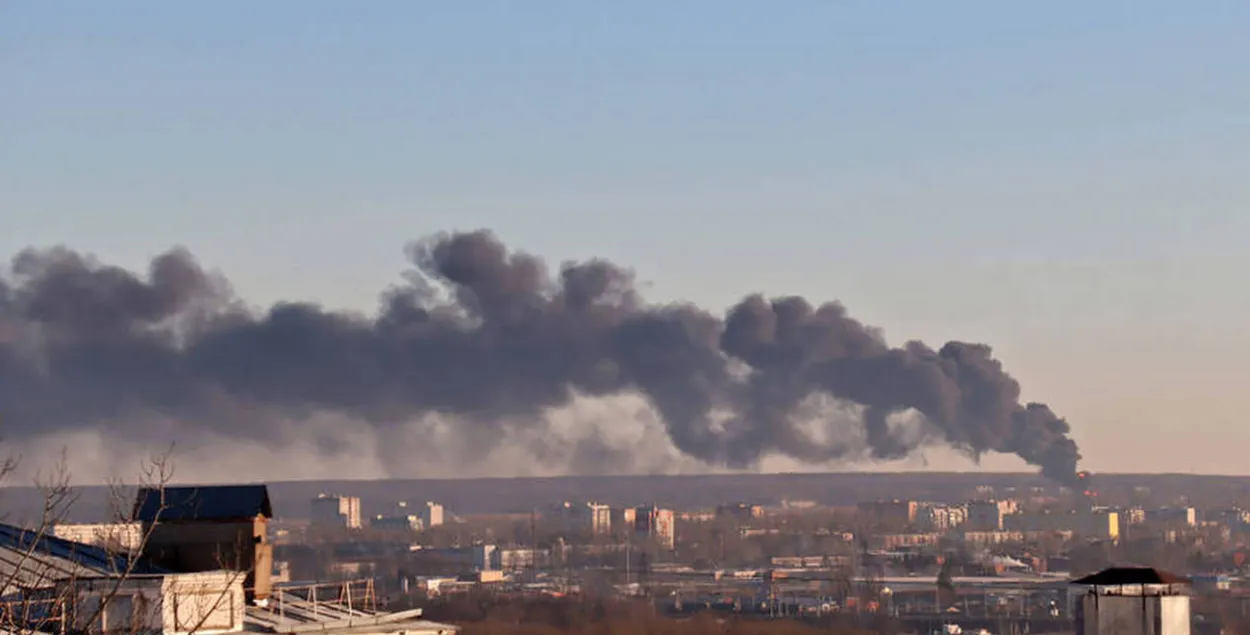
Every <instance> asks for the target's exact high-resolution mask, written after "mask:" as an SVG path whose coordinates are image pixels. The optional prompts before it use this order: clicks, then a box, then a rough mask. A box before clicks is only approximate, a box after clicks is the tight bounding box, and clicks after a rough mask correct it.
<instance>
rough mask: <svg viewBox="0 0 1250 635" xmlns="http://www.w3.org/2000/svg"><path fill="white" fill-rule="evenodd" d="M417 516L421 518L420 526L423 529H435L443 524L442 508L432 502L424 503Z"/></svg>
mask: <svg viewBox="0 0 1250 635" xmlns="http://www.w3.org/2000/svg"><path fill="white" fill-rule="evenodd" d="M417 516H418V517H420V518H421V526H422V527H423V528H425V529H430V528H432V527H437V526H439V525H441V524H443V506H442V505H440V504H438V503H435V502H432V501H426V502H425V507H423V508H421V511H419V512H417Z"/></svg>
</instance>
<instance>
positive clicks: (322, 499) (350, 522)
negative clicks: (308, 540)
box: [309, 494, 361, 529]
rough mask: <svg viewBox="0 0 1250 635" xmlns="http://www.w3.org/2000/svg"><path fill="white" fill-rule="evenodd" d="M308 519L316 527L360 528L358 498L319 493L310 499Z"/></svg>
mask: <svg viewBox="0 0 1250 635" xmlns="http://www.w3.org/2000/svg"><path fill="white" fill-rule="evenodd" d="M309 519H310V520H311V521H312V524H313V525H314V526H316V527H326V528H329V527H342V528H345V529H360V527H361V522H360V499H359V498H357V497H355V496H331V495H329V494H320V495H318V496H317V497H316V498H314V499H312V503H311V506H310V514H309Z"/></svg>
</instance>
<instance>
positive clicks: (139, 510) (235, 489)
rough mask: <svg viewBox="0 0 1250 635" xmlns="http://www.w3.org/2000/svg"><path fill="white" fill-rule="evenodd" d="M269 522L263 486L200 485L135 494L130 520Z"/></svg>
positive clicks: (267, 497) (267, 495)
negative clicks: (257, 518)
mask: <svg viewBox="0 0 1250 635" xmlns="http://www.w3.org/2000/svg"><path fill="white" fill-rule="evenodd" d="M257 516H264V517H265V518H273V507H272V506H271V505H270V503H269V488H268V487H266V486H264V485H203V486H190V487H164V488H149V487H145V488H143V489H140V490H139V495H138V496H137V497H136V498H135V507H134V513H133V514H132V519H133V520H137V521H140V522H157V521H164V522H178V521H188V520H250V519H253V518H256V517H257Z"/></svg>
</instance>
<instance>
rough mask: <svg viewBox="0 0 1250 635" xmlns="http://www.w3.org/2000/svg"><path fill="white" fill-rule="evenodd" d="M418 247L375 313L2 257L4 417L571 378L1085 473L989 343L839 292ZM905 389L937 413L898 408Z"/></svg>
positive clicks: (838, 438) (536, 415) (784, 451)
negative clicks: (933, 339) (255, 304)
mask: <svg viewBox="0 0 1250 635" xmlns="http://www.w3.org/2000/svg"><path fill="white" fill-rule="evenodd" d="M407 256H408V259H409V261H410V262H411V264H412V266H413V270H412V271H411V272H410V275H409V276H408V277H407V282H406V283H405V284H404V285H402V286H399V287H396V288H393V289H391V290H390V291H388V292H386V293H385V294H384V295H383V297H382V300H381V307H380V309H379V310H378V312H377V313H376V315H373V316H368V317H365V316H359V315H352V314H347V313H338V312H331V311H327V310H324V309H322V308H320V307H317V306H314V305H309V304H300V303H283V304H277V305H275V306H272V307H271V308H269V309H268V310H267V311H265V312H263V313H261V314H256V313H254V312H251V311H248V310H246V309H245V308H244V307H243V305H242V304H241V303H240V302H239V300H238V299H237V298H236V297H235V296H234V295H233V293H232V292H231V290H230V287H229V285H228V283H227V282H226V281H225V280H224V279H223V278H221V277H219V276H217V275H214V274H211V273H209V272H206V271H205V270H204V269H203V268H202V267H201V266H200V265H199V264H198V263H197V262H196V261H195V259H194V258H193V257H192V256H191V255H190V254H189V253H187V252H185V251H182V250H174V251H170V252H168V253H166V254H163V255H161V256H159V257H158V258H156V259H154V260H153V261H152V263H151V265H150V267H149V270H148V272H147V274H146V275H145V276H139V275H136V274H134V273H131V272H128V271H125V270H123V269H120V268H117V267H112V266H107V265H104V264H101V263H98V262H95V261H93V260H92V259H90V258H88V257H86V256H83V255H81V254H78V253H76V252H73V251H71V250H67V249H63V248H58V249H51V250H27V251H24V252H22V253H20V254H18V255H17V256H16V257H15V258H14V259H13V261H12V264H11V267H10V272H9V274H8V275H7V276H6V277H0V418H2V420H3V430H0V431H2V432H3V433H4V434H5V435H7V436H8V437H10V438H17V439H23V438H36V437H41V436H48V435H54V434H63V433H72V432H75V431H79V430H82V429H86V428H93V427H98V426H104V425H107V426H109V431H110V433H112V432H114V431H115V432H117V433H118V434H127V433H138V432H140V430H138V429H131V428H138V427H141V425H142V424H140V423H118V422H130V421H133V422H139V421H150V420H152V419H153V418H158V419H167V420H175V421H184V422H185V421H189V422H194V425H195V426H198V427H199V428H201V429H207V430H211V431H213V432H215V433H219V434H222V435H229V436H234V437H242V438H247V439H251V440H254V441H257V442H260V443H268V444H277V443H281V441H282V437H281V434H280V432H279V430H278V429H277V427H276V425H269V422H270V421H276V420H282V421H292V420H294V421H299V420H302V419H307V418H309V417H311V416H313V415H314V414H316V413H326V412H330V413H337V415H338V416H345V417H350V418H352V419H355V420H363V421H367V422H369V423H370V424H371V425H372V426H375V427H376V428H377V429H385V428H387V427H388V426H396V425H399V424H400V423H402V422H405V421H410V420H413V419H414V418H419V417H426V416H430V415H437V416H449V417H454V418H455V421H456V422H457V426H458V428H457V434H460V435H463V436H464V437H466V438H468V437H472V438H473V439H475V440H478V441H480V442H483V443H492V442H493V443H502V442H504V441H503V440H505V439H507V438H509V436H510V434H511V433H513V432H515V431H517V430H518V429H524V430H527V431H529V432H533V431H534V430H535V429H538V431H540V432H541V426H543V425H545V423H544V418H543V412H544V411H546V410H547V409H550V408H552V407H556V406H560V405H562V404H566V403H568V402H569V401H570V400H571V399H572V398H573V396H574V395H575V394H576V395H582V396H589V397H602V396H607V395H615V394H618V393H624V392H640V393H641V394H643V395H645V396H646V398H647V399H648V400H649V401H650V402H651V404H652V405H653V406H654V407H655V409H656V410H657V411H658V412H659V413H660V415H661V418H662V420H663V425H664V428H665V430H666V432H667V435H668V437H669V439H670V440H671V441H672V443H673V445H674V446H675V447H676V448H677V449H679V450H680V451H681V452H682V453H683V454H685V455H687V456H689V457H693V458H696V459H698V460H700V461H702V462H704V463H706V464H708V465H714V466H728V467H734V468H750V467H752V466H754V465H757V464H758V463H759V461H760V460H761V459H762V458H764V457H767V456H769V455H777V454H780V455H785V456H790V457H793V458H795V459H798V460H801V461H804V462H809V463H813V464H822V463H828V462H832V461H838V460H842V459H853V458H860V454H862V453H863V452H864V451H865V449H866V450H867V452H868V453H869V454H870V456H872V457H875V458H878V459H882V460H885V459H894V458H899V457H905V456H908V455H909V454H911V453H913V452H915V451H917V449H918V448H919V446H921V445H925V444H931V443H943V444H946V445H949V446H950V447H953V448H955V449H957V450H959V451H961V452H963V453H965V454H967V455H968V456H971V457H973V458H977V457H980V456H981V455H982V454H983V453H986V452H1002V453H1011V454H1015V455H1018V456H1020V457H1021V458H1023V459H1024V460H1025V461H1027V462H1029V463H1030V464H1033V465H1037V466H1040V467H1041V468H1042V471H1043V473H1045V474H1046V475H1048V476H1050V477H1052V478H1055V479H1057V480H1059V481H1061V482H1064V483H1071V482H1073V480H1074V475H1075V469H1076V463H1077V461H1078V459H1079V458H1080V455H1079V453H1078V451H1077V448H1076V444H1075V443H1074V442H1073V441H1072V439H1071V438H1070V437H1069V436H1068V432H1069V428H1068V424H1067V422H1065V421H1064V420H1063V419H1061V418H1059V417H1057V416H1056V415H1055V414H1054V413H1053V412H1051V410H1050V409H1049V408H1048V407H1046V406H1044V405H1041V404H1027V405H1022V404H1021V403H1020V399H1019V397H1020V387H1019V385H1018V384H1017V383H1016V381H1015V380H1014V379H1012V378H1011V377H1010V376H1009V375H1008V374H1006V373H1005V372H1004V371H1003V369H1002V366H1001V364H1000V363H999V362H998V361H997V360H995V359H994V358H993V357H992V355H991V351H990V349H989V347H987V346H985V345H982V344H970V343H964V342H949V343H947V344H945V345H944V346H942V347H941V348H939V349H937V350H934V349H932V348H930V347H928V346H926V345H924V344H922V343H920V342H908V343H906V344H905V345H903V346H902V347H899V348H893V347H891V346H889V345H888V344H887V343H886V341H885V340H884V338H883V336H882V335H881V333H880V332H879V331H877V330H876V329H873V328H870V327H867V326H865V325H863V324H861V323H860V322H858V321H856V320H854V319H853V318H851V317H849V316H848V314H847V312H846V310H845V308H843V307H842V306H841V305H839V304H837V303H827V304H823V305H820V306H813V305H812V304H810V303H808V302H807V301H806V300H804V299H802V298H797V297H785V298H778V299H772V300H769V299H766V298H765V297H763V296H759V295H753V296H749V297H747V298H745V299H744V300H743V301H741V302H740V303H738V304H737V305H736V306H734V307H732V308H730V309H729V311H728V312H727V314H726V316H725V317H724V318H723V319H722V318H720V317H717V316H715V315H713V314H711V313H708V312H707V311H705V310H702V309H700V308H698V307H694V306H690V305H685V304H675V305H655V304H648V303H647V302H645V301H644V300H643V299H642V298H641V297H640V295H639V293H638V292H637V289H636V287H635V284H634V279H633V275H632V273H631V272H630V271H629V270H627V269H623V268H621V267H618V266H616V265H613V264H612V263H609V262H606V261H602V260H591V261H587V262H571V263H565V264H563V265H562V266H561V267H560V268H559V270H558V271H557V272H555V273H554V274H553V273H552V272H550V271H549V270H548V268H547V266H546V265H545V263H544V262H543V261H542V260H540V259H538V258H536V257H534V256H532V255H529V254H525V253H522V252H517V251H511V250H509V249H507V248H506V247H505V246H504V245H503V244H502V243H501V242H500V241H498V240H497V239H496V238H495V237H494V236H493V235H492V234H491V233H490V232H487V231H476V232H471V233H456V234H443V235H437V236H433V237H430V238H427V239H425V240H422V241H418V242H416V243H414V244H412V245H410V246H409V248H408V250H407ZM814 395H815V396H820V395H823V396H825V397H828V398H832V399H834V400H835V401H837V402H838V403H839V404H841V406H842V407H839V408H838V409H837V414H836V415H830V416H828V417H827V418H826V419H825V420H823V421H820V422H819V425H821V426H823V427H824V428H825V429H824V430H823V431H822V432H823V433H822V434H813V433H812V428H811V425H812V422H811V420H810V419H811V417H810V412H808V413H807V414H804V415H803V416H800V413H801V411H805V410H810V408H806V409H805V408H804V404H805V403H809V402H810V399H811V398H812V397H813V396H814ZM848 412H850V413H852V414H851V415H848V414H847V413H848ZM903 413H919V414H920V415H922V416H923V420H924V421H925V426H926V432H925V433H924V434H917V433H916V432H915V430H900V429H899V428H898V427H897V426H892V425H891V424H890V420H891V417H893V416H895V415H899V414H903ZM800 419H802V420H803V421H800ZM114 429H115V430H114ZM539 436H541V435H539ZM849 439H860V441H859V442H858V443H856V442H851V441H849ZM336 443H339V441H336V440H335V439H334V438H325V439H323V443H322V445H323V446H325V449H326V450H327V451H329V452H333V451H334V448H335V446H336ZM587 448H588V449H587V452H591V453H600V454H602V453H603V452H605V449H604V448H603V447H601V445H597V444H594V443H591V444H587ZM595 456H596V455H594V454H591V455H589V456H587V457H583V459H582V460H583V461H590V462H593V461H594V458H595Z"/></svg>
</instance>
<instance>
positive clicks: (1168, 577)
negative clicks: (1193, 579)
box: [1072, 567, 1189, 586]
mask: <svg viewBox="0 0 1250 635" xmlns="http://www.w3.org/2000/svg"><path fill="white" fill-rule="evenodd" d="M1072 584H1079V585H1081V586H1127V585H1132V584H1189V580H1188V579H1186V578H1184V577H1182V576H1179V575H1176V574H1175V573H1168V572H1167V571H1161V570H1159V569H1155V568H1152V567H1111V568H1110V569H1103V570H1102V571H1099V572H1098V573H1094V574H1091V575H1087V576H1085V577H1083V578H1077V579H1076V580H1073V581H1072Z"/></svg>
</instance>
